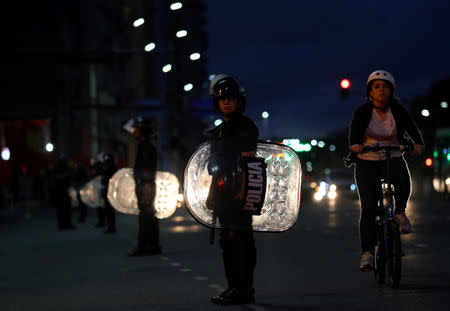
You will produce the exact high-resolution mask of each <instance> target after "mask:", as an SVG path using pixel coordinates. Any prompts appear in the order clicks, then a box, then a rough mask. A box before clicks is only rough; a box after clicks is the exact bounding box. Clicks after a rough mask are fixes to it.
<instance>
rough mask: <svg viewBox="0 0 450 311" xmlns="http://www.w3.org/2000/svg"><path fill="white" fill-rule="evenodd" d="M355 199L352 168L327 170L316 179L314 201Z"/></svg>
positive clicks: (355, 192)
mask: <svg viewBox="0 0 450 311" xmlns="http://www.w3.org/2000/svg"><path fill="white" fill-rule="evenodd" d="M340 198H346V199H357V198H358V192H357V190H356V184H355V178H354V175H353V169H352V168H332V169H329V168H327V169H326V170H324V172H323V174H322V175H321V176H320V177H319V178H318V182H317V185H316V187H315V192H314V200H316V201H322V200H335V199H340Z"/></svg>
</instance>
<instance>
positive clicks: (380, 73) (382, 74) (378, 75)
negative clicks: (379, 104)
mask: <svg viewBox="0 0 450 311" xmlns="http://www.w3.org/2000/svg"><path fill="white" fill-rule="evenodd" d="M373 80H384V81H388V82H390V83H391V84H392V87H393V88H395V80H394V76H392V75H391V74H390V73H389V72H387V71H385V70H375V71H374V72H372V73H371V74H370V75H369V78H368V79H367V83H366V85H367V86H368V85H369V83H370V82H371V81H373Z"/></svg>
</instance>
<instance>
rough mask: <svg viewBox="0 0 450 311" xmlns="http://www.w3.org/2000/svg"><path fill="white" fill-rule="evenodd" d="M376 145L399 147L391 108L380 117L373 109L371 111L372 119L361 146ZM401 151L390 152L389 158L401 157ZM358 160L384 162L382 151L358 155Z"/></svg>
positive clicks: (384, 157) (384, 156) (384, 155)
mask: <svg viewBox="0 0 450 311" xmlns="http://www.w3.org/2000/svg"><path fill="white" fill-rule="evenodd" d="M374 143H378V144H379V145H380V146H392V145H399V142H398V138H397V128H396V127H395V119H394V116H393V115H392V111H391V108H389V109H388V111H387V112H386V114H385V115H384V116H383V117H381V116H380V115H379V114H378V113H377V112H376V111H375V109H373V111H372V119H370V123H369V126H368V127H367V129H366V133H365V135H364V140H363V146H367V145H372V144H374ZM401 156H402V153H401V151H391V158H395V157H401ZM358 158H360V159H362V160H369V161H380V160H386V154H385V152H384V151H377V152H367V153H360V154H358Z"/></svg>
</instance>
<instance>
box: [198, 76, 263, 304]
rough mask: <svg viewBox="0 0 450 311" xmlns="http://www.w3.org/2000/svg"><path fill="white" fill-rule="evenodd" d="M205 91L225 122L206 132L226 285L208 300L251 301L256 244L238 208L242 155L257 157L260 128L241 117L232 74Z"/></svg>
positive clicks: (241, 95) (211, 200)
mask: <svg viewBox="0 0 450 311" xmlns="http://www.w3.org/2000/svg"><path fill="white" fill-rule="evenodd" d="M209 94H210V96H211V97H212V100H213V104H214V107H215V108H216V110H217V111H218V112H219V113H220V114H222V115H223V118H224V122H223V123H222V124H220V125H219V126H217V127H216V128H214V129H213V130H211V131H210V132H209V134H210V137H209V143H210V145H211V156H210V160H209V163H208V171H209V174H210V175H212V183H211V188H210V191H209V195H208V198H207V201H206V205H207V207H208V208H209V209H211V210H213V217H214V218H215V217H217V218H218V219H219V222H220V225H221V230H220V237H219V242H220V246H221V248H222V250H223V262H224V268H225V275H226V278H227V281H228V288H227V289H226V290H225V291H224V292H223V293H222V294H221V295H220V296H217V297H213V298H212V302H213V303H215V304H222V305H231V304H246V303H253V302H254V292H255V291H254V288H253V271H254V268H255V266H256V248H255V241H254V238H253V228H252V215H251V214H249V213H247V212H245V211H242V208H241V198H240V197H239V194H240V193H241V192H242V191H241V190H242V186H243V179H242V174H241V168H240V163H241V157H254V156H255V154H256V148H257V144H258V128H257V127H256V126H255V124H254V123H253V121H252V120H251V119H249V118H248V117H246V116H244V115H243V113H244V111H245V106H246V97H245V91H244V89H243V88H242V87H241V86H240V84H239V82H238V80H237V79H236V78H234V77H232V76H230V75H223V74H222V75H218V76H216V77H215V78H214V79H213V80H212V81H211V84H210V88H209ZM213 221H214V220H213ZM212 241H213V240H212ZM212 241H211V242H212Z"/></svg>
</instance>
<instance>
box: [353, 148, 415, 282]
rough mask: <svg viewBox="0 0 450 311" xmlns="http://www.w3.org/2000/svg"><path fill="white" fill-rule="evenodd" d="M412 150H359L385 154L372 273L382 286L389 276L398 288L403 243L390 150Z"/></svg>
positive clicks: (389, 280) (390, 280) (392, 149)
mask: <svg viewBox="0 0 450 311" xmlns="http://www.w3.org/2000/svg"><path fill="white" fill-rule="evenodd" d="M407 150H412V146H379V145H373V146H365V147H364V148H363V151H362V152H361V153H365V152H369V151H384V152H385V154H386V172H385V176H384V178H381V179H380V182H381V190H382V192H381V197H380V200H379V204H378V210H377V217H376V237H377V242H376V245H375V267H374V273H375V278H376V281H377V284H378V286H382V285H383V284H384V282H385V279H386V274H387V277H388V282H389V283H390V284H391V286H392V288H398V286H399V284H400V278H401V270H402V257H403V251H402V245H401V238H400V229H399V224H398V223H397V221H396V220H395V218H394V216H395V214H394V200H393V199H394V189H393V185H392V184H391V179H390V166H391V152H392V151H403V152H404V151H407Z"/></svg>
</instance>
